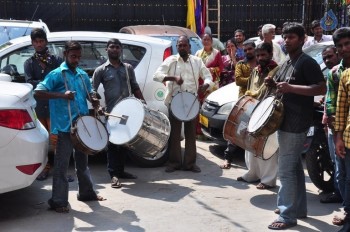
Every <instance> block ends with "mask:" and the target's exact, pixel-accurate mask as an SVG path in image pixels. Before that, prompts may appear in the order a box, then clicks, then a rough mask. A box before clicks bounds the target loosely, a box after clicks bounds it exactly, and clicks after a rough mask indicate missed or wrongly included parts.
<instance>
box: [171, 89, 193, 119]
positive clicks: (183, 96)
mask: <svg viewBox="0 0 350 232" xmlns="http://www.w3.org/2000/svg"><path fill="white" fill-rule="evenodd" d="M199 107H200V104H199V101H198V98H197V96H196V95H194V94H192V93H189V92H186V91H185V92H178V93H177V94H176V95H175V96H173V99H172V100H171V103H170V111H171V113H172V114H173V115H174V117H175V118H177V119H178V120H180V121H182V122H188V121H191V120H192V119H194V118H195V117H197V116H198V114H199Z"/></svg>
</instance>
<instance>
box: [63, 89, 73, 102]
mask: <svg viewBox="0 0 350 232" xmlns="http://www.w3.org/2000/svg"><path fill="white" fill-rule="evenodd" d="M74 97H75V91H70V90H67V91H66V92H65V93H64V97H63V98H65V99H68V100H74Z"/></svg>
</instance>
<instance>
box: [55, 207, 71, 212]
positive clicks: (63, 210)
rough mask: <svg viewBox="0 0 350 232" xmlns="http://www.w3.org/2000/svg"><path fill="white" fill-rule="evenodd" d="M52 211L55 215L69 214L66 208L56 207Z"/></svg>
mask: <svg viewBox="0 0 350 232" xmlns="http://www.w3.org/2000/svg"><path fill="white" fill-rule="evenodd" d="M53 210H55V211H56V213H69V208H68V207H57V208H54V209H53Z"/></svg>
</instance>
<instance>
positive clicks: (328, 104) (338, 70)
mask: <svg viewBox="0 0 350 232" xmlns="http://www.w3.org/2000/svg"><path fill="white" fill-rule="evenodd" d="M344 70H345V67H344V65H343V60H342V61H340V64H339V65H337V66H335V67H333V68H332V70H330V71H329V72H328V73H327V93H326V97H325V110H326V115H327V116H331V115H335V110H336V106H337V96H338V87H339V78H340V76H341V74H342V73H343V71H344Z"/></svg>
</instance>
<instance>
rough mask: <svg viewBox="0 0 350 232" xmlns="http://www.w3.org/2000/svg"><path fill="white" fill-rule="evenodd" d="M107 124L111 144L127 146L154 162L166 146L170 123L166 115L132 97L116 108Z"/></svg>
mask: <svg viewBox="0 0 350 232" xmlns="http://www.w3.org/2000/svg"><path fill="white" fill-rule="evenodd" d="M109 115H110V116H109V117H108V120H107V130H108V131H109V133H110V135H109V141H110V142H111V143H113V144H116V145H124V146H126V147H128V148H129V149H130V150H132V151H134V152H135V153H136V154H138V155H140V156H142V157H148V158H152V157H154V156H156V155H157V153H158V152H160V151H162V149H163V148H164V147H165V146H166V144H167V142H168V139H169V136H170V121H169V119H168V117H167V116H166V115H165V114H163V113H162V112H159V111H155V110H152V109H149V108H147V106H146V105H144V104H143V103H142V102H141V101H140V100H138V99H136V98H134V97H128V98H125V99H123V100H121V101H120V102H119V103H118V104H117V105H115V106H114V108H113V109H112V111H111V113H110V114H109Z"/></svg>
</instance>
